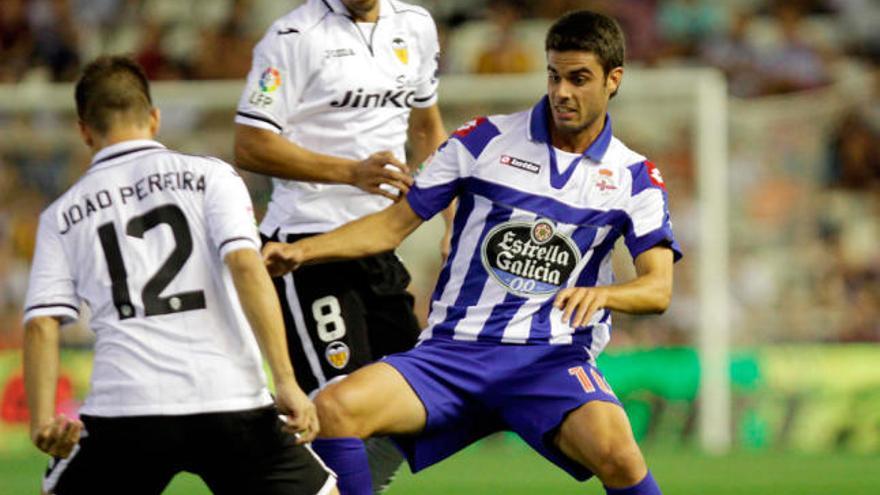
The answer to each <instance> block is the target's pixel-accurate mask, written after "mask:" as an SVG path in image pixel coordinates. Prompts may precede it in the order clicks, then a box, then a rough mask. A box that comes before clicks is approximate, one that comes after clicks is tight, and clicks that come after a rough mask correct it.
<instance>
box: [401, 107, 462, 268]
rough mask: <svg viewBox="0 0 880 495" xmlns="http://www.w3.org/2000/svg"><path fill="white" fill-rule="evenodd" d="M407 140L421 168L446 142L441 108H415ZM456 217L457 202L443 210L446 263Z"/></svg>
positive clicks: (443, 240) (441, 248)
mask: <svg viewBox="0 0 880 495" xmlns="http://www.w3.org/2000/svg"><path fill="white" fill-rule="evenodd" d="M407 139H408V140H409V144H410V147H411V148H412V158H413V163H414V164H417V165H416V166H420V165H421V164H422V163H423V162H424V161H425V160H427V159H428V157H429V156H430V155H431V153H433V152H434V151H436V150H437V148H439V147H440V145H441V144H443V142H444V141H446V128H445V127H444V126H443V118H442V117H441V115H440V108H439V107H438V106H437V105H436V104H434V105H431V106H430V107H426V108H413V109H412V112H411V113H410V115H409V127H408V129H407ZM454 217H455V201H453V202H452V203H450V204H449V206H448V207H446V209H445V210H443V221H444V222H445V224H446V231H445V232H444V234H443V238H442V239H441V240H440V256H441V257H442V258H443V260H444V261H445V260H446V258H447V257H448V256H449V252H450V249H451V244H452V221H453V219H454Z"/></svg>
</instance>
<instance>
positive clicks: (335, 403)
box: [315, 385, 369, 438]
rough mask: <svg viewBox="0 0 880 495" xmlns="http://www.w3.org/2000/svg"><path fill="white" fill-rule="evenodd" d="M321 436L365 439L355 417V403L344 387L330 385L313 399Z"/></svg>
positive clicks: (364, 433) (361, 427) (365, 433)
mask: <svg viewBox="0 0 880 495" xmlns="http://www.w3.org/2000/svg"><path fill="white" fill-rule="evenodd" d="M315 407H316V408H317V410H318V420H319V421H320V422H321V436H327V437H361V438H363V437H365V436H367V435H368V433H369V432H366V431H365V430H364V428H363V426H362V425H360V423H361V422H360V421H359V420H358V417H357V401H356V399H355V398H354V397H353V395H352V394H351V393H348V392H347V391H346V389H345V387H339V386H335V385H331V386H329V387H327V388H326V389H324V390H322V391H321V392H320V393H319V394H318V395H317V397H315Z"/></svg>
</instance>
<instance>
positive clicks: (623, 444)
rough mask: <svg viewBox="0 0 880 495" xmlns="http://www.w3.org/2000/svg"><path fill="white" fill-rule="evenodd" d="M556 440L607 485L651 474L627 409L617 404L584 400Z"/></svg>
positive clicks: (634, 481) (629, 482) (633, 481)
mask: <svg viewBox="0 0 880 495" xmlns="http://www.w3.org/2000/svg"><path fill="white" fill-rule="evenodd" d="M554 441H555V443H556V446H557V447H559V449H560V450H561V451H562V452H563V453H564V454H565V455H566V456H568V457H569V458H571V459H573V460H575V461H577V462H578V463H579V464H581V465H583V466H585V467H586V468H588V469H589V470H591V471H593V472H594V473H595V474H596V476H598V477H599V479H600V480H601V481H602V483H604V484H605V486H606V487H609V488H624V487H630V486H633V485H635V484H637V483H639V482H640V481H641V480H643V479H644V478H645V476H647V474H648V468H647V466H646V465H645V459H644V458H643V457H642V452H641V451H640V450H639V446H638V444H636V441H635V438H633V435H632V429H631V427H630V424H629V420H628V419H627V417H626V413H625V412H624V411H623V409H622V408H621V407H620V406H618V405H616V404H612V403H610V402H601V401H594V402H589V403H587V404H584V405H583V406H581V407H579V408H578V409H576V410H575V411H574V412H572V413H571V414H569V415H568V417H567V418H566V419H565V421H563V423H562V427H561V428H560V429H559V433H558V434H557V435H556V438H555V439H554Z"/></svg>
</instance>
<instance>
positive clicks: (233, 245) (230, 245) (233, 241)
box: [219, 237, 260, 259]
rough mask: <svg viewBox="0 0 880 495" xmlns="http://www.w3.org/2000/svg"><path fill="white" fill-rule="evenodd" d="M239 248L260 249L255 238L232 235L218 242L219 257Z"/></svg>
mask: <svg viewBox="0 0 880 495" xmlns="http://www.w3.org/2000/svg"><path fill="white" fill-rule="evenodd" d="M239 249H253V250H255V251H257V252H259V251H260V243H259V242H257V240H256V239H252V238H250V237H232V238H229V239H226V240H225V241H223V242H221V243H220V246H219V251H220V259H223V258H225V257H226V255H227V254H229V253H231V252H233V251H238V250H239Z"/></svg>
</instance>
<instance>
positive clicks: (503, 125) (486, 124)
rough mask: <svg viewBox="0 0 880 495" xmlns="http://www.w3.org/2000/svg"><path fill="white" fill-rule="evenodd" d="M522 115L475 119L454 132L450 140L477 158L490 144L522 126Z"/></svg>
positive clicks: (502, 115)
mask: <svg viewBox="0 0 880 495" xmlns="http://www.w3.org/2000/svg"><path fill="white" fill-rule="evenodd" d="M521 113H522V112H518V113H515V114H496V115H488V116H480V117H475V118H473V119H471V120H469V121H468V122H466V123H465V124H463V125H462V126H460V127H459V128H458V129H456V130H455V131H453V132H452V135H451V136H450V140H452V141H458V142H459V143H461V145H463V146H464V147H465V148H466V149H467V150H468V151H469V152H470V154H471V155H472V156H473V157H474V158H477V157H479V156H480V154H481V153H482V152H483V150H484V149H486V147H487V146H488V145H489V143H491V142H492V141H493V140H495V139H497V138H498V137H499V136H501V135H502V134H505V133H509V132H512V131H514V129H516V127H517V125H521V121H522V120H523V116H522V115H520V114H521Z"/></svg>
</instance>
